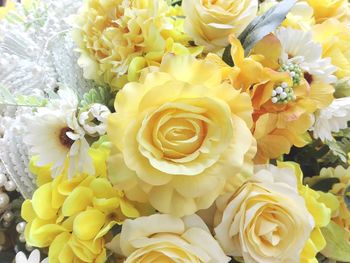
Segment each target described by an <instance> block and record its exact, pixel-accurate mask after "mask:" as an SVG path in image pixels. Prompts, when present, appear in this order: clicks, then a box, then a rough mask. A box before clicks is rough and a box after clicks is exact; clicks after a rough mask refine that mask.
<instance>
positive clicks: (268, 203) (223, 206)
mask: <svg viewBox="0 0 350 263" xmlns="http://www.w3.org/2000/svg"><path fill="white" fill-rule="evenodd" d="M265 168H266V167H264V169H262V168H259V169H258V171H257V173H256V174H255V175H254V176H253V177H252V178H251V179H249V181H247V182H246V183H244V184H243V185H242V187H241V188H240V189H239V190H238V191H236V192H235V193H234V194H227V195H226V196H223V197H220V198H219V199H218V200H217V214H216V218H215V220H214V221H215V222H214V224H215V225H216V227H215V234H216V239H217V240H218V241H219V243H220V244H221V246H222V247H223V249H224V251H225V252H226V254H228V255H231V256H234V257H243V260H244V262H245V263H251V262H259V263H263V262H266V263H273V262H276V263H277V262H278V263H283V262H284V263H293V262H295V263H299V262H300V255H301V252H302V250H303V248H304V246H305V243H306V242H307V240H308V239H309V237H310V233H311V231H312V230H313V228H314V220H313V217H312V216H311V215H310V213H309V212H308V210H307V207H306V204H305V201H304V199H303V197H302V196H300V195H299V193H298V186H297V179H296V176H295V175H294V174H293V170H291V169H288V168H283V169H282V168H277V167H275V166H269V167H268V168H267V169H265Z"/></svg>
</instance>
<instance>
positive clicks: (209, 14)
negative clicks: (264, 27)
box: [182, 0, 258, 51]
mask: <svg viewBox="0 0 350 263" xmlns="http://www.w3.org/2000/svg"><path fill="white" fill-rule="evenodd" d="M182 7H183V10H184V13H185V16H186V19H185V32H186V33H187V34H188V35H189V36H191V37H192V38H193V39H194V41H195V42H196V44H198V45H203V46H205V47H206V49H207V50H208V51H213V50H217V49H220V48H223V47H225V46H227V45H228V39H227V37H228V36H229V35H230V34H235V35H237V36H238V35H239V34H240V33H241V32H242V31H243V30H244V29H245V27H246V26H247V25H248V24H249V23H250V22H251V21H252V20H253V19H254V18H255V16H256V14H257V10H258V1H257V0H221V1H212V0H183V1H182Z"/></svg>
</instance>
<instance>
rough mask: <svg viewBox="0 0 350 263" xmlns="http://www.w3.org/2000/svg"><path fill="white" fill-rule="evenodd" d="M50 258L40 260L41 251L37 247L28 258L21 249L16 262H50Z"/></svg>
mask: <svg viewBox="0 0 350 263" xmlns="http://www.w3.org/2000/svg"><path fill="white" fill-rule="evenodd" d="M48 262H49V259H48V258H46V259H44V260H43V261H40V252H39V250H37V249H35V250H33V252H32V253H31V254H30V255H29V257H28V259H27V257H26V255H25V254H24V253H23V252H22V251H20V252H18V253H17V255H16V263H48Z"/></svg>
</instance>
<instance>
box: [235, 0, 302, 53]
mask: <svg viewBox="0 0 350 263" xmlns="http://www.w3.org/2000/svg"><path fill="white" fill-rule="evenodd" d="M296 2H297V0H284V1H282V2H280V3H278V4H277V5H275V6H274V7H272V8H270V9H269V10H268V11H266V12H265V13H264V14H262V15H261V16H258V17H256V18H255V19H254V20H253V21H252V22H251V23H250V24H249V25H248V26H247V28H246V29H245V30H244V31H243V32H242V34H241V35H240V36H239V40H240V41H241V43H242V45H243V48H244V51H245V54H246V55H248V53H249V51H250V50H251V49H252V48H253V47H254V46H255V44H256V43H257V42H259V41H260V40H261V39H263V38H264V37H265V36H267V35H268V34H270V33H271V32H273V31H275V29H276V28H277V27H278V26H279V25H280V24H281V23H282V22H283V20H284V19H285V18H286V16H287V14H288V13H289V11H290V10H291V9H292V7H293V6H294V5H295V3H296Z"/></svg>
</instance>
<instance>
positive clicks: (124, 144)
mask: <svg viewBox="0 0 350 263" xmlns="http://www.w3.org/2000/svg"><path fill="white" fill-rule="evenodd" d="M115 109H116V113H114V114H111V115H110V117H109V123H108V129H107V133H108V136H109V138H110V139H111V141H112V142H113V143H114V144H115V146H116V147H117V148H118V150H119V151H120V152H119V153H116V154H115V155H113V156H112V157H111V160H110V167H111V171H110V179H111V180H112V181H113V183H114V184H115V185H116V186H117V187H119V188H120V189H122V190H124V191H125V193H126V195H127V196H128V197H129V198H130V199H132V200H136V201H140V202H145V201H149V202H150V203H151V204H152V205H153V207H154V208H156V209H157V210H158V211H160V212H162V213H169V214H173V215H176V216H183V215H189V214H193V213H194V212H196V211H198V210H199V209H204V208H208V207H209V206H210V205H211V204H212V203H213V202H214V200H215V199H216V198H217V197H218V196H219V195H220V194H221V193H222V191H223V190H224V187H225V184H227V183H228V181H230V182H231V180H230V179H232V183H233V184H234V185H240V183H241V182H242V180H243V179H244V178H243V179H242V178H241V177H242V173H244V174H249V173H251V172H252V166H251V164H252V163H251V160H252V157H253V156H254V154H255V150H256V147H255V140H254V138H253V137H252V135H251V132H250V130H249V128H250V127H251V124H252V119H251V113H252V106H251V102H250V98H249V95H248V94H247V93H241V92H240V91H238V90H235V89H233V88H232V86H231V85H230V84H228V83H224V81H223V79H222V74H221V70H220V68H219V67H218V66H216V65H215V64H213V63H210V62H207V61H203V60H196V59H195V58H193V57H192V56H189V55H188V56H175V55H172V54H169V55H168V56H166V57H165V58H164V59H163V61H162V64H161V65H160V68H159V69H158V71H150V72H147V71H145V72H144V74H143V76H142V79H141V80H140V82H131V83H128V84H127V85H125V86H124V88H123V89H122V90H121V91H120V92H119V93H118V94H117V96H116V100H115ZM231 186H232V185H231ZM232 187H234V186H232Z"/></svg>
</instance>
